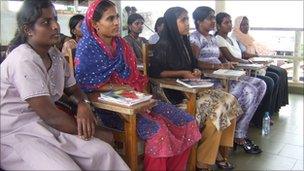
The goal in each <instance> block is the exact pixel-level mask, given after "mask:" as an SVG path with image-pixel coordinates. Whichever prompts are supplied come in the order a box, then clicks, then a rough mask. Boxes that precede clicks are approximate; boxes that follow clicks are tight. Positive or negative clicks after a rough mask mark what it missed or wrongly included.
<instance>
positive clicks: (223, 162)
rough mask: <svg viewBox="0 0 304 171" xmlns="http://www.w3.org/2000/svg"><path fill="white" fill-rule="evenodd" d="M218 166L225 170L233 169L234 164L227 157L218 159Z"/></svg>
mask: <svg viewBox="0 0 304 171" xmlns="http://www.w3.org/2000/svg"><path fill="white" fill-rule="evenodd" d="M215 163H216V165H217V167H218V168H220V169H224V170H233V169H234V166H233V164H231V163H230V162H229V161H228V160H227V159H226V158H224V160H220V161H216V162H215Z"/></svg>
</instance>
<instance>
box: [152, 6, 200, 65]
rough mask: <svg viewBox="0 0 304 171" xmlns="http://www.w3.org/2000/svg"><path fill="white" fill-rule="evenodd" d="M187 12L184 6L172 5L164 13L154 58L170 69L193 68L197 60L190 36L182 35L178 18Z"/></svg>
mask: <svg viewBox="0 0 304 171" xmlns="http://www.w3.org/2000/svg"><path fill="white" fill-rule="evenodd" d="M184 12H187V11H186V10H185V9H184V8H182V7H171V8H169V9H168V10H167V11H166V12H165V14H164V28H163V30H162V31H161V33H160V39H159V41H158V42H157V44H156V47H155V49H154V52H155V55H154V58H155V59H157V60H159V61H160V63H161V64H162V65H163V67H164V68H166V69H168V70H193V69H194V68H196V67H197V61H196V59H195V57H194V56H193V54H192V50H191V46H190V41H189V37H188V36H187V35H184V36H181V35H180V33H179V31H178V26H177V23H176V21H177V19H178V17H179V16H180V15H181V14H182V13H184Z"/></svg>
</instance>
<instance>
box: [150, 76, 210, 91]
mask: <svg viewBox="0 0 304 171" xmlns="http://www.w3.org/2000/svg"><path fill="white" fill-rule="evenodd" d="M150 81H154V82H156V83H158V84H159V86H160V87H161V88H167V89H171V90H178V91H182V92H187V93H198V92H199V91H201V90H206V89H210V87H202V88H188V87H186V86H183V85H181V84H179V83H177V82H176V79H175V78H160V79H156V78H151V79H150Z"/></svg>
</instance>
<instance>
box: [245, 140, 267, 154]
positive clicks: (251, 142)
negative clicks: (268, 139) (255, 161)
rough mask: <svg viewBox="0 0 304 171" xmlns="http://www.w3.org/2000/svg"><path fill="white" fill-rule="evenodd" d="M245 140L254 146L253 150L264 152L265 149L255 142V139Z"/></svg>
mask: <svg viewBox="0 0 304 171" xmlns="http://www.w3.org/2000/svg"><path fill="white" fill-rule="evenodd" d="M245 141H246V143H248V144H249V145H250V146H251V147H252V148H253V150H255V151H258V152H259V153H261V152H263V150H262V149H261V148H260V147H259V146H258V145H256V144H254V141H252V140H251V139H249V138H245Z"/></svg>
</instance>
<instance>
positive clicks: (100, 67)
mask: <svg viewBox="0 0 304 171" xmlns="http://www.w3.org/2000/svg"><path fill="white" fill-rule="evenodd" d="M101 1H102V0H95V1H94V2H92V3H91V4H90V6H89V8H88V10H87V13H86V16H85V20H84V21H83V22H84V23H83V24H82V27H81V30H82V33H83V37H82V39H81V40H80V41H79V43H78V46H77V50H76V57H75V61H74V62H75V74H76V80H77V83H78V85H79V86H80V88H81V89H82V90H84V91H85V92H91V91H94V90H96V89H98V88H100V87H101V86H103V85H104V84H106V83H109V82H110V83H115V84H120V85H129V86H130V87H132V88H134V89H135V90H138V91H142V90H143V88H144V87H145V85H146V83H147V78H146V77H144V76H142V75H141V74H140V73H139V71H138V70H137V66H136V57H135V55H134V52H133V50H132V49H131V47H130V46H129V45H128V43H126V42H125V40H123V39H122V38H121V37H115V38H113V39H112V47H114V49H116V50H115V53H116V54H114V55H112V53H111V51H110V49H109V48H107V47H106V45H105V43H104V42H103V41H102V39H101V38H100V37H99V36H98V35H97V32H96V30H95V29H94V27H93V25H92V21H93V14H94V12H95V10H96V7H97V6H98V4H99V3H101Z"/></svg>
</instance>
